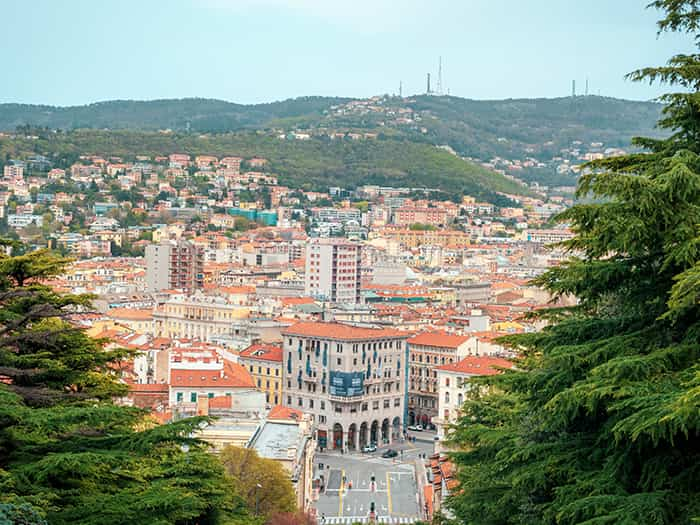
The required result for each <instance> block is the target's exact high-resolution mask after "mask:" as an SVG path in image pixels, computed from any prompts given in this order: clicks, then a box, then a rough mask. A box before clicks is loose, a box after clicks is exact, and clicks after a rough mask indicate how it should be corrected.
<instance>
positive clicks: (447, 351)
mask: <svg viewBox="0 0 700 525" xmlns="http://www.w3.org/2000/svg"><path fill="white" fill-rule="evenodd" d="M407 343H408V354H409V361H408V365H409V370H408V421H409V423H410V424H421V425H423V426H426V425H430V424H431V420H432V419H433V418H434V417H435V416H437V415H438V379H437V370H436V368H437V367H439V366H442V365H449V364H452V363H456V362H458V361H459V360H460V359H462V358H463V357H465V356H466V355H467V354H468V353H469V337H468V336H463V335H454V334H448V333H446V332H424V333H422V334H418V335H416V336H413V337H411V338H410V339H409V340H408V341H407Z"/></svg>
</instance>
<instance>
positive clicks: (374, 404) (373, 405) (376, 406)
mask: <svg viewBox="0 0 700 525" xmlns="http://www.w3.org/2000/svg"><path fill="white" fill-rule="evenodd" d="M372 410H379V401H372Z"/></svg>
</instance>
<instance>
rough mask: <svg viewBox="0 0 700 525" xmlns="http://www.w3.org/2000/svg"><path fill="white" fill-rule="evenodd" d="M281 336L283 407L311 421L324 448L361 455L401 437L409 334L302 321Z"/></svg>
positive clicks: (389, 330)
mask: <svg viewBox="0 0 700 525" xmlns="http://www.w3.org/2000/svg"><path fill="white" fill-rule="evenodd" d="M282 336H283V362H284V385H283V390H284V399H283V401H284V405H285V406H287V407H290V408H295V409H297V410H301V411H302V412H304V413H306V414H310V415H311V416H312V418H313V421H314V423H315V425H316V432H315V438H316V440H317V441H318V445H319V447H321V448H322V449H323V448H333V449H342V450H357V449H359V448H362V447H363V446H365V445H367V444H369V443H380V442H381V443H391V442H392V441H393V440H395V439H396V438H398V437H399V436H401V435H402V433H403V430H404V407H405V404H404V403H405V395H406V376H405V370H406V367H405V365H406V339H407V337H408V334H406V333H405V332H400V331H398V330H392V329H376V328H360V327H356V326H351V325H348V324H342V323H321V322H300V323H296V324H294V325H292V326H290V327H288V328H285V329H283V330H282Z"/></svg>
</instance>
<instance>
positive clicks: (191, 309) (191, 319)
mask: <svg viewBox="0 0 700 525" xmlns="http://www.w3.org/2000/svg"><path fill="white" fill-rule="evenodd" d="M249 312H250V309H249V308H248V307H246V306H241V305H236V304H232V303H230V302H228V301H226V299H224V298H223V297H218V296H209V295H202V294H201V293H198V294H195V295H175V296H173V297H171V298H170V299H168V300H167V301H166V302H165V303H164V304H163V305H162V306H161V307H159V308H158V309H156V310H155V311H154V312H153V321H154V325H155V327H154V330H155V334H156V335H157V336H158V337H169V338H186V339H197V340H199V341H210V340H212V338H214V337H217V336H222V335H234V332H235V329H234V326H233V325H234V321H236V320H239V319H242V318H245V317H248V314H249Z"/></svg>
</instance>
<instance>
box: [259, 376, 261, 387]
mask: <svg viewBox="0 0 700 525" xmlns="http://www.w3.org/2000/svg"><path fill="white" fill-rule="evenodd" d="M260 384H261V381H260V378H259V377H258V388H260Z"/></svg>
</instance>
